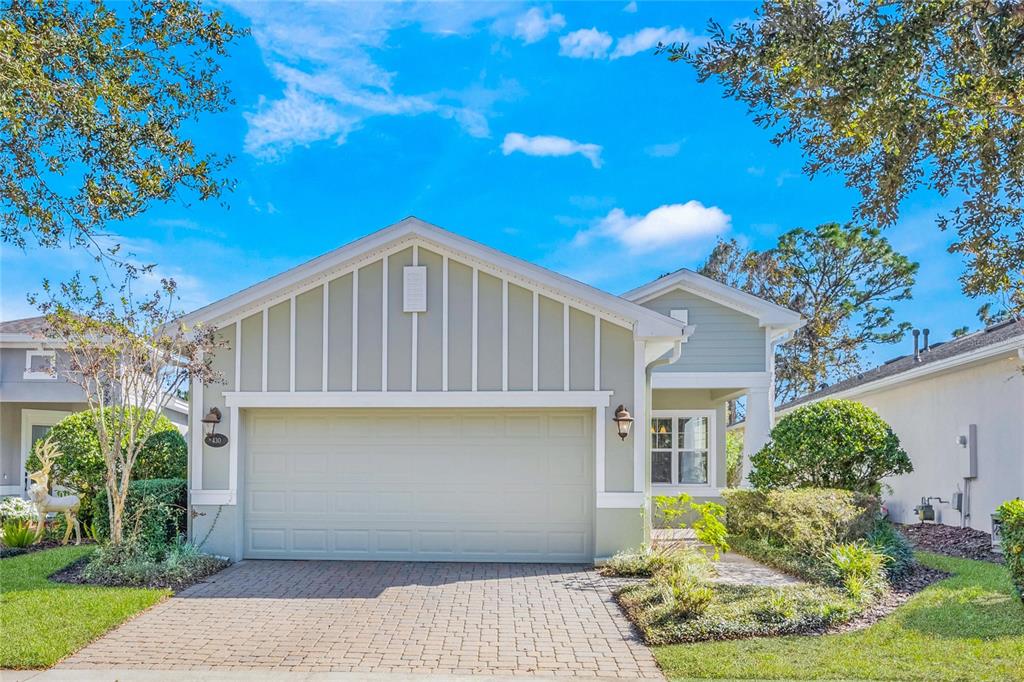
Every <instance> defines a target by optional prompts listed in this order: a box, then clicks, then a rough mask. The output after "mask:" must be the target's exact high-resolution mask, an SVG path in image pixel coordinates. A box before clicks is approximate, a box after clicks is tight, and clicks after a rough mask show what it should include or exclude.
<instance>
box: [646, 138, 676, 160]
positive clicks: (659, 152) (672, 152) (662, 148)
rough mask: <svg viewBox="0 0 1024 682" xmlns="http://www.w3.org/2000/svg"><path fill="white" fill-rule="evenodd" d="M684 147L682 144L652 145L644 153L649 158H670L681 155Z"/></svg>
mask: <svg viewBox="0 0 1024 682" xmlns="http://www.w3.org/2000/svg"><path fill="white" fill-rule="evenodd" d="M682 146H683V143H682V142H666V143H664V144H652V145H651V146H649V147H646V148H644V153H645V154H647V156H653V157H655V158H668V157H672V156H676V155H678V154H679V149H680V148H681V147H682Z"/></svg>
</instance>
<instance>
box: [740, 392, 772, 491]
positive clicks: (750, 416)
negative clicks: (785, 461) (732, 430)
mask: <svg viewBox="0 0 1024 682" xmlns="http://www.w3.org/2000/svg"><path fill="white" fill-rule="evenodd" d="M772 412H773V406H772V401H771V389H770V388H769V387H768V386H764V387H759V388H750V389H747V414H746V417H745V418H744V421H743V484H742V485H744V486H749V485H750V483H749V482H748V479H747V477H748V476H749V475H750V457H751V456H752V455H753V454H754V453H755V452H757V451H758V450H760V449H761V448H762V447H763V446H764V444H765V443H767V442H768V434H769V432H770V431H771V428H772Z"/></svg>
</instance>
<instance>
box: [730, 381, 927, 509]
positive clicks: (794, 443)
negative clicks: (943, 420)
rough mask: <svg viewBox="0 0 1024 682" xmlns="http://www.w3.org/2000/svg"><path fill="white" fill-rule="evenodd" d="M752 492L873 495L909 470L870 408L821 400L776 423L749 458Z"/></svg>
mask: <svg viewBox="0 0 1024 682" xmlns="http://www.w3.org/2000/svg"><path fill="white" fill-rule="evenodd" d="M751 464H752V471H751V473H750V483H751V484H752V485H753V486H754V487H755V488H760V489H764V490H773V489H776V488H839V489H842V490H853V491H857V492H864V493H869V494H872V495H877V494H878V493H879V492H880V491H881V481H882V479H883V478H885V477H886V476H895V475H898V474H905V473H909V472H910V471H913V469H914V467H913V465H912V464H911V463H910V457H908V456H907V453H906V452H905V451H904V450H903V448H901V447H900V439H899V438H898V437H897V436H896V434H895V433H894V432H893V430H892V429H891V428H890V427H889V425H888V424H886V423H885V420H883V419H882V418H881V417H879V416H878V414H876V413H875V412H874V410H872V409H870V408H868V407H865V406H864V405H861V404H860V403H856V402H853V401H851V400H822V401H821V402H817V403H812V404H811V405H807V406H805V407H799V408H797V409H795V410H793V411H792V412H791V413H789V414H787V415H786V416H785V417H783V418H782V419H780V420H779V423H778V424H776V425H775V428H774V429H772V433H771V440H770V441H769V442H768V444H767V445H766V446H764V448H762V449H761V450H760V451H759V452H758V453H757V454H755V455H754V456H753V457H751Z"/></svg>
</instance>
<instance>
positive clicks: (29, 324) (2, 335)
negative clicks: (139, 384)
mask: <svg viewBox="0 0 1024 682" xmlns="http://www.w3.org/2000/svg"><path fill="white" fill-rule="evenodd" d="M47 331H48V329H47V322H46V317H44V316H42V315H39V316H37V317H23V318H21V319H19V320H7V321H3V322H0V343H9V344H12V346H9V347H14V348H26V347H30V348H31V346H28V344H33V343H38V344H39V345H40V346H42V344H44V343H45V344H47V346H49V347H50V348H52V347H53V346H54V345H56V347H58V348H61V347H63V346H62V345H60V344H57V343H56V342H54V340H53V339H49V338H47V337H46V332H47ZM167 408H168V409H171V410H175V411H177V412H181V413H184V414H187V413H188V402H186V401H184V400H181V399H180V398H178V397H173V398H171V401H170V402H169V403H168V404H167Z"/></svg>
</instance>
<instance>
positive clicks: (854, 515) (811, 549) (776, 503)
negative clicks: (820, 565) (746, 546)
mask: <svg viewBox="0 0 1024 682" xmlns="http://www.w3.org/2000/svg"><path fill="white" fill-rule="evenodd" d="M722 497H723V498H725V502H726V509H727V513H726V524H727V525H728V528H729V532H730V533H731V534H732V535H734V536H735V535H742V536H745V537H746V538H747V539H748V540H755V541H763V542H765V543H768V544H770V545H773V546H776V547H782V548H785V549H787V550H788V551H789V552H791V553H793V554H795V555H797V556H799V557H807V558H816V557H821V556H824V555H825V554H826V553H827V552H828V550H829V549H830V548H831V547H832V545H835V544H840V543H844V542H850V541H853V540H858V539H861V538H863V537H865V536H866V535H867V534H868V532H869V531H870V529H871V528H872V526H873V525H874V523H875V519H876V518H877V516H878V510H879V503H878V499H877V498H875V497H873V496H871V495H865V494H862V493H854V492H851V491H849V490H819V489H813V488H800V489H797V490H770V491H762V490H746V489H742V488H740V489H733V490H724V491H722ZM733 542H734V544H735V539H734V540H733Z"/></svg>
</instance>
